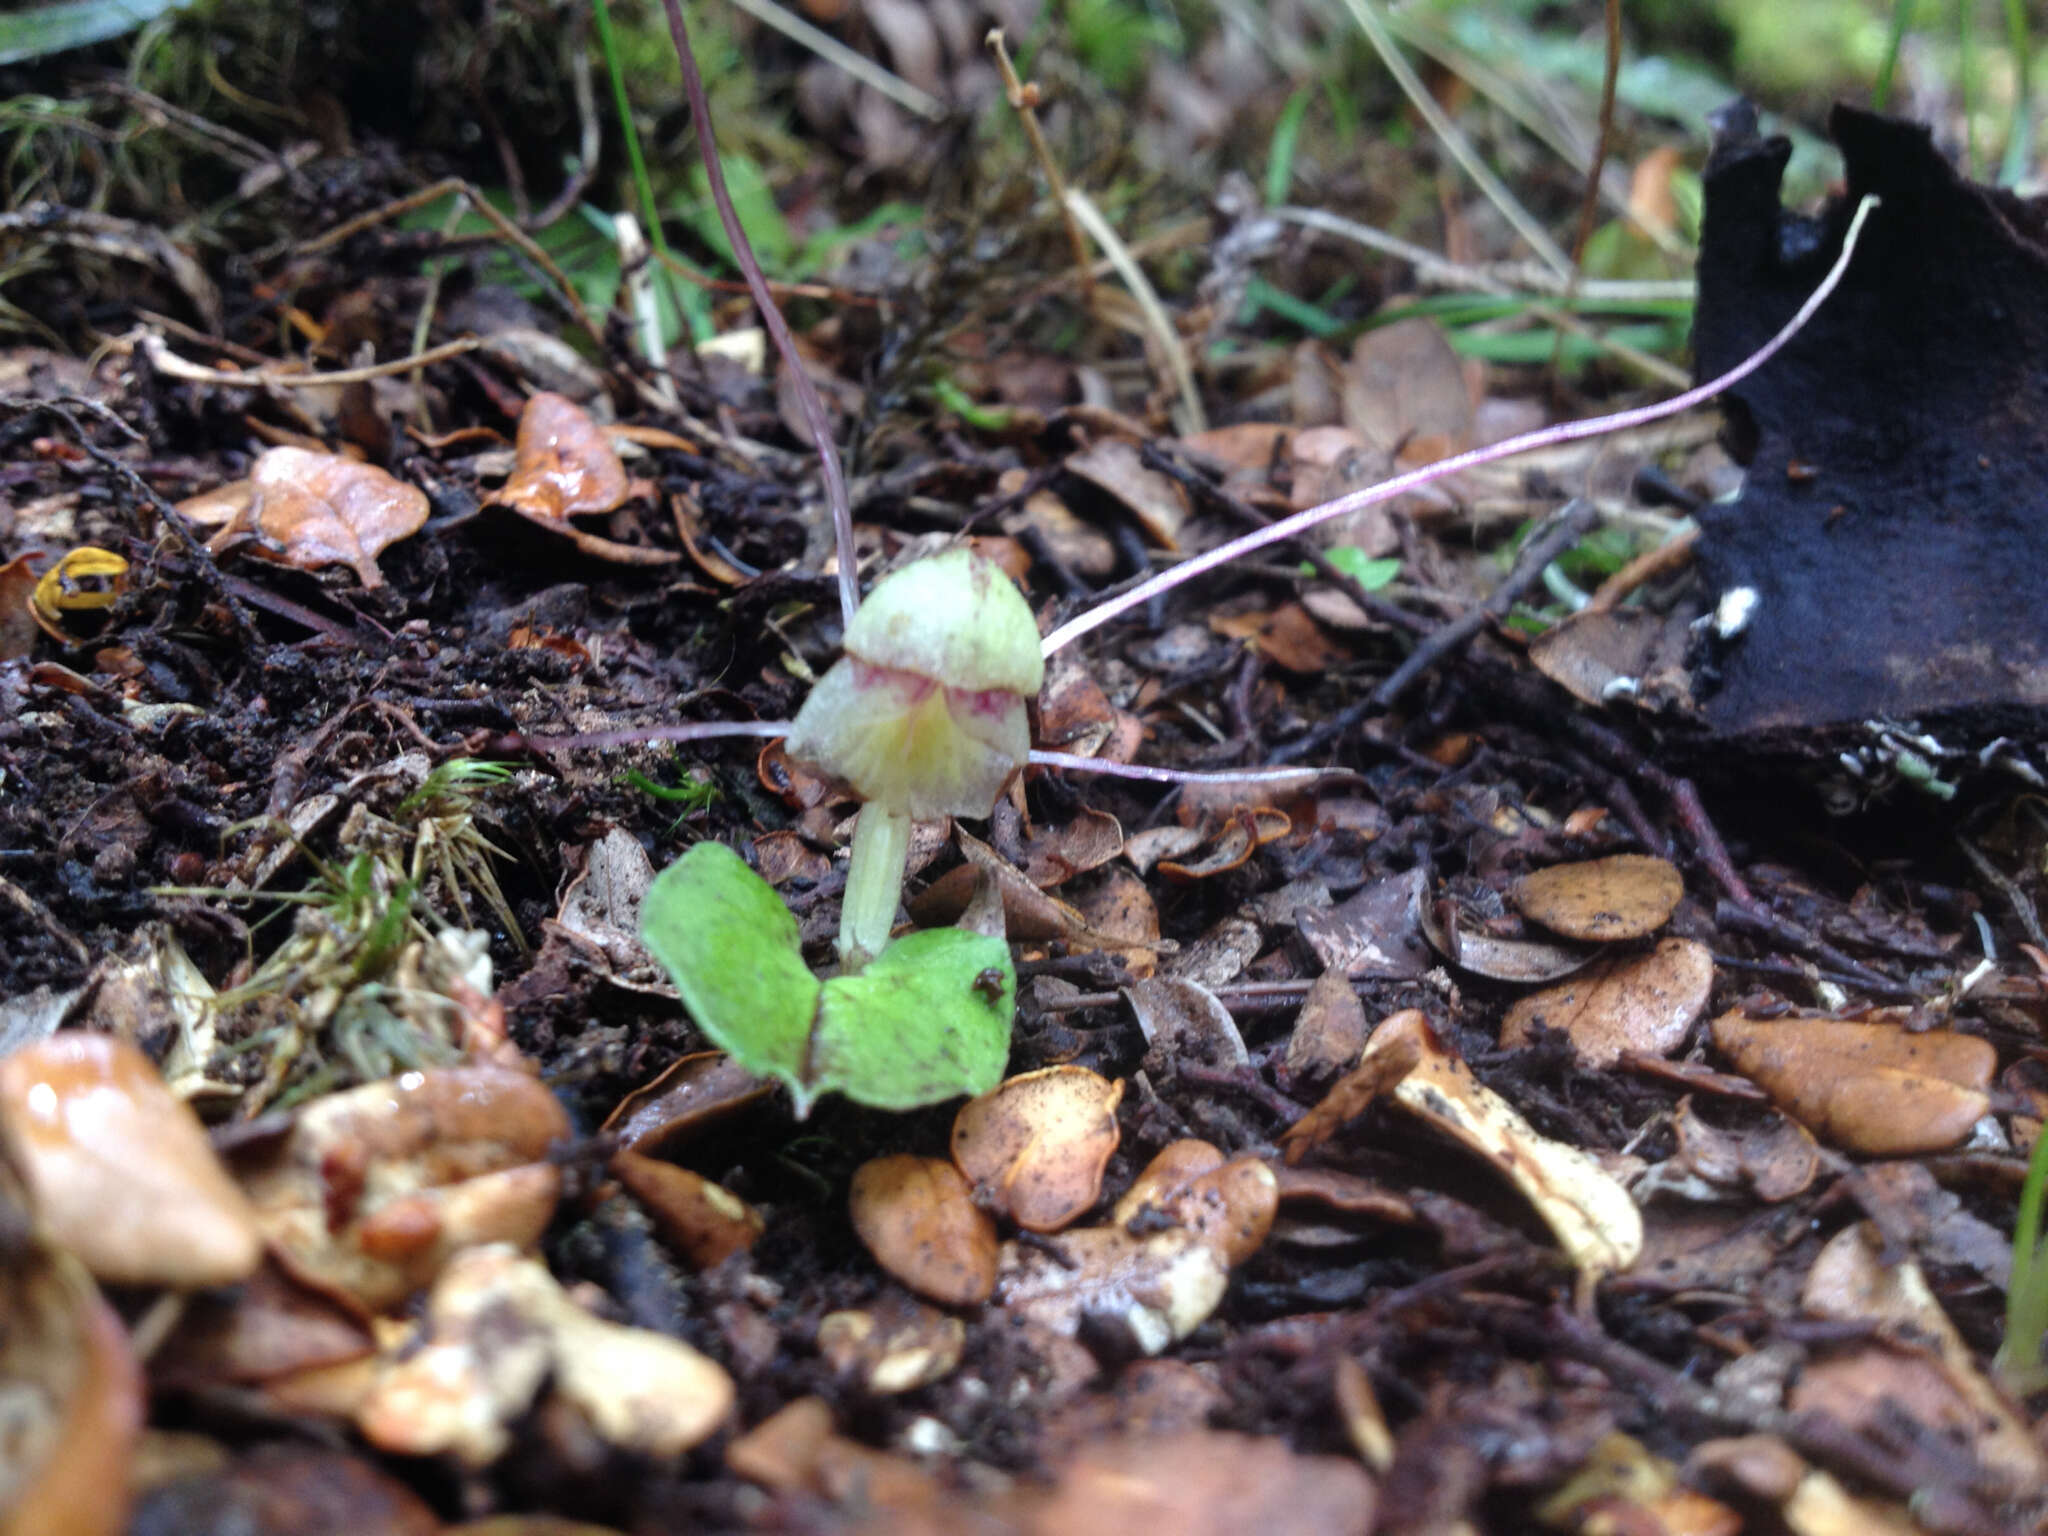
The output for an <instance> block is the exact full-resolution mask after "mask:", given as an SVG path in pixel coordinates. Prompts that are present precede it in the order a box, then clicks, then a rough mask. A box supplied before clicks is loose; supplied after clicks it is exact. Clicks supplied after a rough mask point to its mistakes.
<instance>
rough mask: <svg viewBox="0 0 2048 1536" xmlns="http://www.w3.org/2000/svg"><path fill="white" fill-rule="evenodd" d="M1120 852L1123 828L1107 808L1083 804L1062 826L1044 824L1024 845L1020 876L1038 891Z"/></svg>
mask: <svg viewBox="0 0 2048 1536" xmlns="http://www.w3.org/2000/svg"><path fill="white" fill-rule="evenodd" d="M1123 851H1124V829H1123V828H1122V827H1121V826H1120V825H1118V823H1117V819H1116V818H1115V817H1114V816H1112V815H1110V814H1109V812H1107V811H1097V810H1091V809H1089V808H1087V807H1083V808H1082V809H1081V810H1080V811H1078V812H1077V813H1076V814H1075V815H1074V817H1073V819H1072V820H1071V821H1069V822H1068V823H1067V824H1066V825H1065V826H1063V827H1047V828H1045V829H1044V830H1042V831H1041V832H1039V834H1038V835H1037V836H1036V837H1034V838H1032V839H1031V840H1030V841H1029V842H1027V843H1026V844H1025V845H1024V877H1025V878H1026V879H1027V880H1029V881H1030V882H1031V883H1032V884H1033V885H1035V886H1037V887H1038V888H1039V889H1040V890H1048V889H1050V888H1051V887H1053V886H1055V885H1062V884H1064V883H1065V882H1067V881H1068V880H1071V879H1073V877H1074V876H1076V875H1079V874H1085V873H1087V872H1088V871H1089V870H1091V869H1099V868H1100V867H1101V866H1102V865H1104V864H1107V863H1108V862H1109V861H1110V860H1111V859H1113V858H1115V857H1117V855H1119V854H1120V853H1122V852H1123Z"/></svg>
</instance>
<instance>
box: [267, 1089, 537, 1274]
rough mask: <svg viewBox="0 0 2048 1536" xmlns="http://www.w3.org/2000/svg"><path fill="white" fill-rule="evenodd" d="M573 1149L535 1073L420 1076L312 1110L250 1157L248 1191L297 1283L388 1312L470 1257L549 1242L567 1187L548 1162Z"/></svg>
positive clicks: (338, 1096)
mask: <svg viewBox="0 0 2048 1536" xmlns="http://www.w3.org/2000/svg"><path fill="white" fill-rule="evenodd" d="M568 1136H569V1117H568V1115H567V1114H566V1113H565V1112H564V1111H563V1109H562V1106H561V1105H560V1104H559V1103H558V1102H557V1101H556V1099H555V1096H554V1095H553V1094H552V1093H550V1092H549V1091H548V1090H547V1089H546V1088H545V1087H544V1086H542V1084H541V1083H540V1081H539V1080H538V1079H536V1078H533V1077H530V1076H528V1075H527V1074H526V1073H524V1072H515V1071H508V1070H505V1069H502V1068H496V1067H455V1068H443V1069H437V1070H433V1071H428V1072H409V1073H407V1074H405V1075H404V1076H403V1077H398V1078H393V1079H391V1080H389V1081H386V1082H379V1083H366V1084H364V1085H363V1086H362V1087H360V1088H354V1089H350V1090H349V1091H348V1092H345V1093H335V1094H329V1095H328V1096H327V1097H325V1098H322V1099H317V1100H315V1101H314V1102H313V1103H312V1104H309V1105H307V1106H306V1107H305V1108H304V1109H302V1110H300V1111H299V1112H298V1116H297V1119H296V1120H295V1121H294V1123H293V1125H292V1128H291V1130H290V1132H289V1133H287V1134H286V1135H285V1136H284V1137H282V1138H280V1139H279V1140H278V1141H277V1142H275V1143H274V1144H268V1145H263V1146H258V1147H253V1148H251V1149H250V1150H249V1152H248V1154H247V1166H246V1167H245V1168H243V1169H242V1170H241V1176H242V1184H243V1188H244V1189H246V1190H247V1191H248V1194H249V1198H250V1200H251V1202H252V1203H253V1204H254V1205H255V1207H256V1214H257V1220H258V1222H259V1223H260V1224H261V1226H262V1228H263V1232H264V1235H265V1236H266V1237H267V1238H268V1239H269V1241H270V1247H271V1252H272V1253H274V1254H275V1255H276V1256H277V1258H278V1260H279V1262H281V1263H282V1264H283V1265H284V1266H285V1268H286V1269H287V1270H289V1271H290V1272H291V1274H292V1275H293V1276H294V1277H295V1278H296V1279H298V1280H299V1281H301V1282H302V1283H304V1284H307V1285H311V1286H313V1287H314V1288H315V1289H317V1290H320V1291H323V1292H325V1293H326V1294H328V1295H331V1296H334V1297H336V1298H337V1299H339V1300H341V1301H343V1302H345V1303H350V1304H353V1305H355V1306H358V1307H361V1308H362V1309H364V1310H365V1311H368V1312H376V1311H379V1310H382V1309H384V1308H387V1307H391V1306H394V1305H396V1304H397V1303H398V1302H400V1301H403V1300H404V1299H405V1298H406V1297H407V1296H409V1295H411V1294H412V1293H413V1292H414V1291H416V1290H418V1289H420V1288H421V1287H423V1286H425V1285H427V1284H428V1283H429V1282H431V1281H432V1280H433V1278H434V1277H435V1276H436V1275H437V1274H439V1273H440V1272H441V1269H442V1267H443V1266H444V1265H445V1264H446V1263H447V1262H448V1260H449V1257H450V1255H452V1254H454V1253H456V1252H457V1251H459V1250H460V1249H462V1248H465V1247H468V1246H470V1245H472V1244H477V1243H491V1242H505V1243H511V1244H514V1245H516V1246H520V1247H524V1246H525V1245H527V1244H530V1243H533V1242H535V1241H537V1240H538V1239H539V1237H540V1235H541V1233H542V1232H544V1231H545V1230H546V1229H547V1224H548V1221H549V1219H550V1218H551V1217H552V1216H553V1215H554V1211H555V1200H556V1198H557V1195H558V1193H559V1190H560V1185H561V1174H560V1172H559V1170H558V1169H556V1168H555V1167H554V1165H553V1164H551V1163H548V1162H546V1161H545V1160H544V1158H545V1155H546V1153H547V1150H548V1148H549V1147H550V1146H551V1145H553V1144H554V1143H556V1142H558V1141H565V1140H567V1139H568Z"/></svg>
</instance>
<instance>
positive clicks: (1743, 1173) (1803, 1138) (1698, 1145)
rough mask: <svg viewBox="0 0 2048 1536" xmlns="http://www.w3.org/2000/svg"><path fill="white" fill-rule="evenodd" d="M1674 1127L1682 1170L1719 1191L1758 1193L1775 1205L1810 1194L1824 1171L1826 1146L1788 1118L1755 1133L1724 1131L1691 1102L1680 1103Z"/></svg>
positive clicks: (1775, 1120)
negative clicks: (1816, 1177)
mask: <svg viewBox="0 0 2048 1536" xmlns="http://www.w3.org/2000/svg"><path fill="white" fill-rule="evenodd" d="M1671 1129H1672V1133H1673V1135H1674V1136H1675V1137H1676V1138H1677V1140H1678V1151H1677V1154H1676V1157H1675V1161H1676V1162H1677V1163H1678V1165H1679V1166H1680V1167H1682V1168H1683V1169H1685V1170H1686V1171H1687V1172H1688V1173H1691V1174H1693V1175H1694V1176H1695V1177H1698V1178H1701V1179H1704V1180H1705V1181H1706V1182H1707V1183H1708V1184H1710V1185H1713V1186H1715V1187H1716V1188H1719V1189H1724V1190H1730V1191H1738V1192H1745V1193H1753V1194H1754V1195H1755V1196H1756V1197H1757V1199H1759V1200H1762V1201H1765V1202H1766V1203H1769V1204H1776V1203H1777V1202H1778V1201H1781V1200H1790V1199H1791V1198H1793V1197H1794V1196H1795V1195H1801V1194H1804V1193H1805V1192H1806V1190H1807V1189H1808V1187H1809V1186H1811V1185H1812V1183H1813V1179H1814V1175H1815V1174H1816V1173H1818V1172H1819V1171H1820V1148H1819V1147H1818V1146H1817V1145H1815V1143H1814V1140H1813V1137H1812V1136H1811V1135H1809V1134H1808V1133H1807V1130H1806V1128H1805V1127H1804V1126H1802V1125H1801V1124H1800V1123H1799V1122H1798V1121H1797V1120H1793V1119H1791V1118H1789V1117H1788V1116H1785V1115H1773V1116H1771V1118H1770V1120H1769V1121H1768V1122H1767V1123H1766V1124H1764V1125H1761V1126H1757V1127H1754V1128H1752V1129H1749V1130H1745V1131H1724V1130H1721V1129H1719V1128H1717V1127H1715V1126H1712V1125H1709V1124H1708V1123H1707V1122H1706V1121H1704V1120H1702V1119H1701V1118H1700V1117H1699V1114H1698V1112H1697V1111H1695V1110H1694V1108H1693V1104H1692V1100H1691V1099H1690V1098H1686V1099H1681V1100H1679V1104H1678V1109H1677V1112H1676V1113H1675V1114H1673V1116H1672V1117H1671Z"/></svg>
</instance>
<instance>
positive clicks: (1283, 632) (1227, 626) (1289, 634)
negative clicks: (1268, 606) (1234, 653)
mask: <svg viewBox="0 0 2048 1536" xmlns="http://www.w3.org/2000/svg"><path fill="white" fill-rule="evenodd" d="M1209 627H1210V628H1211V629H1213V630H1214V631H1215V632H1216V633H1217V634H1219V635H1225V636H1228V637H1229V638H1230V639H1232V640H1243V641H1246V642H1248V643H1249V644H1250V645H1251V647H1252V649H1254V650H1255V651H1257V652H1258V653H1259V654H1260V655H1261V656H1263V657H1265V658H1266V660H1268V661H1270V662H1272V663H1273V665H1275V666H1276V667H1284V668H1286V669H1287V670H1288V671H1289V672H1297V673H1301V674H1303V675H1305V676H1308V675H1314V674H1316V673H1321V672H1328V671H1331V670H1332V669H1334V668H1337V667H1341V666H1343V665H1345V664H1346V663H1348V662H1350V661H1351V660H1352V659H1353V658H1352V655H1351V652H1350V651H1349V650H1347V649H1346V648H1345V647H1344V646H1342V645H1340V644H1338V643H1337V642H1336V641H1335V640H1332V639H1331V638H1330V636H1329V634H1328V633H1327V632H1326V631H1325V630H1324V629H1323V627H1322V625H1320V624H1318V623H1317V622H1316V621H1315V619H1314V618H1313V617H1312V616H1311V615H1310V614H1309V611H1308V610H1307V609H1306V608H1304V607H1302V606H1301V604H1299V603H1297V602H1292V601H1289V602H1284V603H1282V604H1280V605H1279V606H1278V607H1277V608H1274V609H1272V610H1270V611H1265V610H1260V609H1253V610H1251V611H1249V612H1246V613H1234V614H1220V613H1219V614H1212V615H1211V616H1210V618H1209Z"/></svg>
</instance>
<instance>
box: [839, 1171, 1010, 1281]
mask: <svg viewBox="0 0 2048 1536" xmlns="http://www.w3.org/2000/svg"><path fill="white" fill-rule="evenodd" d="M847 1205H848V1208H849V1210H850V1211H851V1213H852V1216H853V1229H854V1231H855V1232H857V1233H858V1234H859V1235H860V1240H861V1242H862V1243H864V1244H865V1245H866V1246H867V1250H868V1252H869V1253H871V1254H873V1255H874V1257H875V1262H876V1263H877V1264H880V1265H881V1266H882V1268H883V1269H885V1270H887V1271H888V1272H889V1273H890V1274H891V1275H893V1276H895V1277H896V1278H897V1279H898V1280H900V1281H902V1282H903V1284H904V1285H906V1286H908V1287H909V1288H910V1289H911V1290H913V1291H916V1292H917V1293H918V1294H919V1295H920V1296H926V1297H929V1298H930V1299H931V1300H933V1301H936V1302H938V1303H939V1304H940V1305H941V1306H948V1307H972V1306H976V1305H979V1304H980V1303H981V1302H984V1301H986V1300H987V1299H988V1295H989V1292H990V1291H991V1290H992V1289H993V1288H994V1287H995V1283H996V1224H995V1222H994V1221H993V1220H991V1219H990V1217H989V1215H988V1213H987V1212H986V1211H984V1210H982V1209H981V1208H980V1207H979V1206H977V1205H976V1204H975V1203H974V1193H973V1191H972V1189H971V1188H969V1186H968V1183H967V1180H966V1179H965V1178H964V1177H962V1176H961V1173H960V1170H959V1169H957V1168H955V1167H954V1166H953V1165H952V1164H951V1163H948V1162H944V1161H942V1160H941V1159H939V1158H936V1157H913V1156H911V1155H910V1154H909V1153H898V1154H896V1155H894V1156H891V1157H877V1158H872V1159H870V1160H869V1161H867V1162H865V1163H862V1164H861V1165H860V1167H859V1168H858V1169H856V1170H855V1171H854V1175H853V1186H852V1188H851V1190H850V1191H849V1192H848V1195H847Z"/></svg>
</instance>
